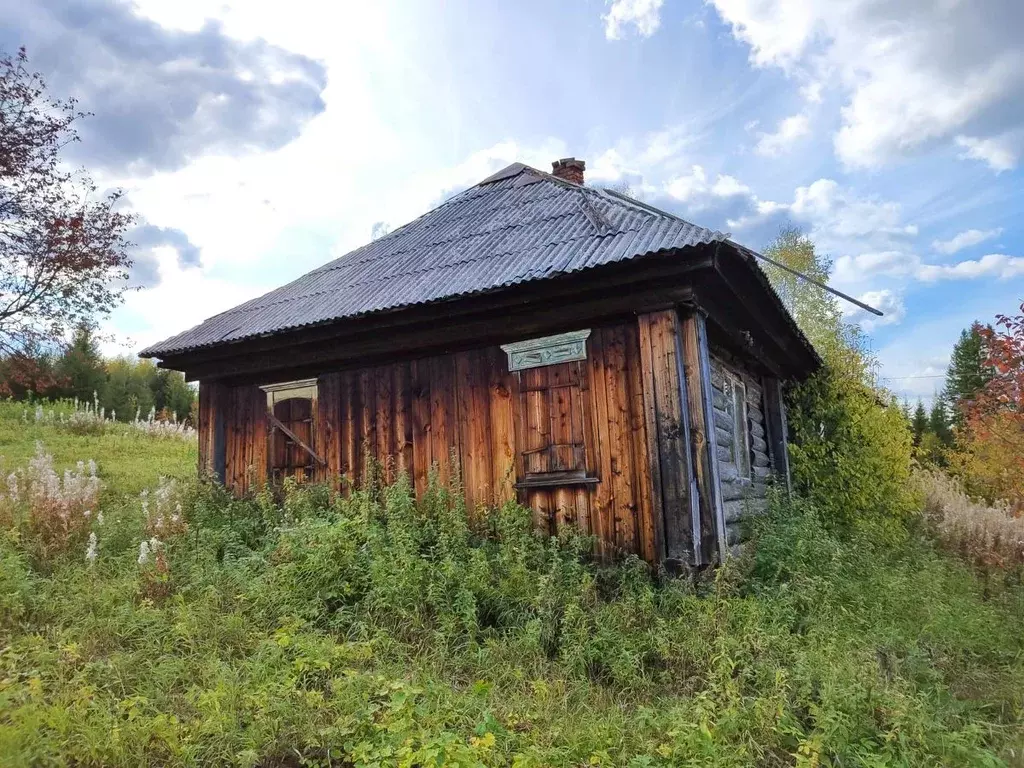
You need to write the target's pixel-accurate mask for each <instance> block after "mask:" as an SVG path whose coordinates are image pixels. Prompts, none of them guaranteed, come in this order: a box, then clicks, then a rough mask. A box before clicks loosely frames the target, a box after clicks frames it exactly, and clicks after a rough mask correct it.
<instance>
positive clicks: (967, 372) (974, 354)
mask: <svg viewBox="0 0 1024 768" xmlns="http://www.w3.org/2000/svg"><path fill="white" fill-rule="evenodd" d="M982 327H983V326H982V325H981V324H980V323H973V324H972V325H971V327H970V328H965V329H964V330H963V331H961V332H960V339H959V340H958V341H957V343H956V344H955V345H954V346H953V353H952V354H951V355H950V358H949V368H948V369H947V370H946V388H945V390H944V391H943V393H942V396H943V398H944V399H945V401H946V403H948V405H949V407H950V409H951V410H952V419H953V423H954V424H956V425H957V426H960V425H962V423H963V422H962V418H961V409H962V405H963V403H964V402H965V401H969V400H971V399H973V398H974V396H975V395H976V394H977V393H978V392H979V391H980V390H981V389H982V387H984V386H985V385H986V384H987V383H988V382H989V380H990V379H991V378H992V374H991V372H990V371H989V370H988V369H987V368H986V366H985V346H984V341H983V339H982V336H981V331H982Z"/></svg>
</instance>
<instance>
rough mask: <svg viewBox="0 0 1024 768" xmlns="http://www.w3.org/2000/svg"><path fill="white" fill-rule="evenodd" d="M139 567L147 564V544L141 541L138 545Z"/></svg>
mask: <svg viewBox="0 0 1024 768" xmlns="http://www.w3.org/2000/svg"><path fill="white" fill-rule="evenodd" d="M138 562H139V565H145V564H146V563H148V562H149V542H148V541H143V542H142V543H141V544H139V558H138Z"/></svg>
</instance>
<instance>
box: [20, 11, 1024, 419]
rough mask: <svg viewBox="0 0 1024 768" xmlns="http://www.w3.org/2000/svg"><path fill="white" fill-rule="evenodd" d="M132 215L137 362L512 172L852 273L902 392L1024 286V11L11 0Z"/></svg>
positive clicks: (1013, 301) (128, 326)
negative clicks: (816, 256)
mask: <svg viewBox="0 0 1024 768" xmlns="http://www.w3.org/2000/svg"><path fill="white" fill-rule="evenodd" d="M0 13H2V15H3V18H4V20H5V23H4V25H3V28H2V29H0V49H6V50H8V51H11V50H13V49H14V48H16V47H17V46H20V45H24V46H25V47H26V48H27V50H28V55H29V58H30V63H31V64H32V65H33V67H34V68H35V69H38V70H39V71H41V72H42V73H43V74H44V75H45V77H46V78H47V81H48V83H49V86H50V89H51V91H52V93H53V94H54V95H55V96H61V97H67V96H74V97H75V98H77V99H78V100H79V104H80V106H81V107H82V108H83V109H85V110H87V111H89V112H91V113H93V117H90V118H88V119H87V120H85V121H83V122H82V124H81V125H80V127H79V131H80V134H81V141H80V142H78V143H76V144H74V145H71V146H70V147H69V148H68V161H69V162H71V163H74V164H75V165H77V166H82V167H84V168H86V169H88V171H89V173H90V174H91V175H92V176H93V178H94V179H95V180H96V182H97V183H98V184H99V186H100V188H101V189H113V188H121V189H123V190H124V191H125V195H126V206H127V207H128V209H130V210H131V211H132V212H133V213H134V214H135V215H136V217H137V225H136V228H135V229H134V231H133V232H132V233H131V239H132V241H133V242H134V243H135V245H134V247H133V257H134V260H135V266H134V268H133V271H132V283H133V287H134V288H133V290H132V291H131V292H129V293H128V294H127V295H126V297H125V301H124V304H123V306H121V307H120V308H119V309H117V310H116V311H115V313H114V314H113V315H112V317H111V318H110V319H109V321H108V322H107V324H106V326H105V329H106V330H107V331H108V332H109V333H110V334H111V335H112V340H111V341H109V342H107V343H106V348H105V351H106V352H107V353H118V354H130V353H133V352H134V351H136V350H138V349H141V348H142V347H143V346H145V345H146V344H149V343H152V342H154V341H157V340H160V339H162V338H165V337H167V336H170V335H173V334H175V333H177V332H179V331H181V330H184V329H185V328H187V327H190V326H192V325H195V324H197V323H199V322H201V321H202V320H203V319H205V318H207V317H209V316H211V315H213V314H216V313H217V312H220V311H223V310H225V309H228V308H230V307H232V306H234V305H236V304H238V303H240V302H242V301H244V300H247V299H249V298H252V297H254V296H257V295H260V294H262V293H265V292H266V291H268V290H270V289H272V288H275V287H277V286H278V285H281V284H283V283H285V282H287V281H289V280H291V279H293V278H295V277H298V276H299V275H301V274H303V273H305V272H307V271H309V270H310V269H313V268H314V267H317V266H319V265H321V264H323V263H325V262H326V261H329V260H331V259H333V258H337V257H338V256H340V255H342V254H344V253H346V252H348V251H349V250H351V249H352V248H354V247H356V246H358V245H361V244H363V243H365V242H366V241H368V240H369V239H370V238H371V236H372V235H373V233H374V232H377V231H380V230H381V228H383V227H396V226H399V225H401V224H403V223H405V222H406V221H409V220H410V219H412V218H414V217H416V216H418V215H420V214H421V213H423V212H425V211H426V210H429V209H430V208H432V207H434V206H435V205H437V204H438V203H439V202H441V201H442V200H444V199H445V196H446V195H450V194H451V193H452V192H453V191H455V190H458V189H462V188H465V187H467V186H469V185H471V184H474V183H476V182H478V181H480V180H482V179H483V178H485V177H486V176H488V175H489V174H490V173H492V172H493V171H495V170H497V169H499V168H501V167H504V166H505V165H507V164H509V163H511V162H513V161H517V160H518V161H522V162H525V163H527V164H529V165H533V166H534V167H537V168H540V169H542V170H550V167H551V166H550V163H551V161H553V160H556V159H558V158H560V157H566V156H575V157H578V158H582V159H585V160H586V162H587V180H588V183H595V184H605V185H614V186H616V187H617V188H626V187H628V189H629V190H630V193H631V194H634V195H636V196H638V197H640V198H641V199H643V200H644V201H646V202H648V203H650V204H652V205H656V206H658V207H662V208H664V209H666V210H669V211H671V212H673V213H676V214H678V215H681V216H683V217H684V218H687V219H689V220H691V221H693V222H694V223H697V224H700V225H702V226H705V227H710V228H714V229H719V230H721V231H722V232H729V233H731V234H732V236H733V238H734V239H736V240H737V241H739V242H741V243H744V244H745V245H748V246H750V247H752V248H756V249H760V248H763V247H764V246H765V245H767V244H768V243H769V242H770V241H771V240H772V238H773V237H774V236H775V235H776V234H777V233H778V232H779V230H780V228H781V227H783V226H787V225H795V226H798V227H800V228H802V229H803V230H804V231H805V232H806V233H807V234H808V235H809V236H811V237H812V238H813V240H814V241H815V243H816V244H817V247H818V250H819V252H821V253H824V254H827V255H828V256H829V257H830V258H831V259H832V260H833V263H834V273H833V278H832V283H833V284H834V286H835V287H836V288H839V289H841V290H843V291H846V292H848V293H851V294H853V295H855V296H857V297H860V298H862V299H863V300H865V301H867V302H868V303H870V304H872V305H874V306H877V307H879V308H880V309H882V310H883V311H884V312H885V316H884V317H883V318H870V317H868V316H867V315H865V314H864V313H862V312H856V311H855V308H854V307H853V306H852V305H851V306H850V307H849V308H848V309H849V312H850V319H851V320H853V321H857V322H860V323H861V324H862V327H863V328H864V330H865V331H866V332H867V333H868V335H869V338H870V345H871V349H872V350H873V352H874V353H875V354H876V355H877V357H878V359H879V361H880V365H881V376H882V377H883V383H884V384H886V385H887V386H888V387H889V388H890V389H892V390H893V391H895V392H896V393H898V394H899V395H900V396H904V397H907V398H909V399H911V400H914V399H916V398H918V397H923V398H925V399H926V400H929V399H930V398H931V396H932V395H933V394H934V392H935V391H936V389H938V388H941V386H942V375H943V373H944V371H945V368H946V364H947V362H948V358H949V353H950V350H951V348H952V345H953V343H954V342H955V341H956V339H957V337H958V336H959V334H960V331H961V330H962V329H963V328H965V327H967V326H969V325H970V324H971V322H972V321H973V320H976V319H977V320H982V321H991V320H992V319H993V318H994V316H995V315H996V314H997V313H1010V312H1013V311H1014V310H1015V309H1016V308H1017V306H1018V305H1019V304H1020V303H1021V301H1024V215H1022V214H1024V197H1022V192H1024V169H1022V162H1024V43H1021V40H1024V4H1021V3H1019V2H1018V0H890V1H889V2H886V3H879V2H877V0H835V2H828V3H822V2H817V1H816V0H707V2H700V0H677V1H675V0H575V1H570V0H566V1H565V2H558V3H552V2H549V1H548V0H519V1H518V2H516V3H507V2H499V0H438V2H430V3H428V2H422V1H421V0H406V1H402V0H376V1H375V2H373V3H366V2H352V3H349V2H313V0H291V1H290V2H288V3H280V2H262V1H261V0H225V1H217V2H210V0H176V2H173V3H170V2H166V0H139V2H135V3H128V2H121V1H120V0H34V1H33V2H31V3H26V2H24V1H23V0H0Z"/></svg>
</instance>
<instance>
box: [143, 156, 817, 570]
mask: <svg viewBox="0 0 1024 768" xmlns="http://www.w3.org/2000/svg"><path fill="white" fill-rule="evenodd" d="M584 171H585V164H584V162H583V161H580V160H576V159H575V158H566V159H563V160H559V161H557V162H555V163H553V172H552V173H550V174H549V173H544V172H541V171H539V170H536V169H534V168H531V167H529V166H526V165H523V164H521V163H514V164H512V165H510V166H508V167H507V168H504V169H503V170H500V171H498V172H497V173H495V174H493V175H492V176H490V177H488V178H486V179H484V180H483V181H481V182H480V183H479V184H476V185H475V186H473V187H470V188H469V189H466V190H465V191H462V192H460V193H459V194H456V195H454V196H452V197H451V198H450V199H448V200H447V201H445V202H443V203H442V204H441V205H439V206H438V207H437V208H435V209H433V210H431V211H430V212H428V213H426V214H424V215H423V216H421V217H420V218H418V219H416V220H415V221H412V222H410V223H409V224H406V225H405V226H402V227H400V228H398V229H395V230H394V231H392V232H390V233H388V234H386V235H384V236H383V237H380V238H378V239H376V240H374V241H372V242H370V243H368V244H366V245H364V246H363V247H361V248H358V249H356V250H354V251H352V252H351V253H348V254H346V255H345V256H342V257H341V258H339V259H336V260H334V261H331V262H329V263H327V264H325V265H323V266H322V267H320V268H318V269H315V270H313V271H312V272H310V273H309V274H307V275H304V276H302V277H300V278H298V279H297V280H295V281H294V282H291V283H289V284H287V285H285V286H283V287H281V288H278V289H276V290H274V291H271V292H270V293H268V294H266V295H264V296H261V297H259V298H256V299H253V300H252V301H248V302H246V303H244V304H242V305H240V306H238V307H235V308H234V309H231V310H228V311H226V312H222V313H221V314H218V315H216V316H214V317H211V318H210V319H208V320H206V321H205V322H203V323H201V324H200V325H198V326H196V327H194V328H192V329H190V330H187V331H184V332H183V333H180V334H178V335H177V336H174V337H172V338H169V339H167V340H165V341H162V342H160V343H158V344H154V345H153V346H151V347H149V348H148V349H146V350H144V351H143V352H141V353H140V354H141V355H142V356H144V357H155V358H158V359H159V360H158V364H159V365H160V366H162V367H166V368H172V369H176V370H180V371H183V372H184V373H185V375H186V376H187V377H188V379H189V380H191V381H198V382H199V424H198V430H199V436H200V437H199V440H200V447H199V461H200V465H201V469H202V470H203V471H204V472H206V473H208V474H209V475H211V476H213V477H214V478H216V479H217V480H219V481H220V482H222V483H224V484H225V485H227V486H228V487H229V488H231V489H232V490H233V491H234V492H235V493H237V494H245V493H247V492H250V491H252V490H253V489H254V488H255V487H257V486H261V485H262V484H264V483H278V482H280V481H281V480H282V479H283V478H285V477H288V476H294V477H297V478H299V479H300V480H312V481H322V482H332V483H335V484H336V485H338V486H339V487H350V483H358V482H359V479H360V478H361V477H362V476H363V473H364V471H365V470H366V468H367V464H368V462H379V464H380V465H381V466H383V467H385V468H386V470H385V471H386V473H387V479H388V480H392V479H394V477H396V476H397V474H398V473H406V476H407V477H408V478H409V479H410V482H411V484H412V486H413V488H414V489H415V491H416V492H417V493H422V492H423V490H424V489H425V488H426V486H427V483H428V475H429V473H430V472H431V468H432V467H433V468H434V470H435V471H436V472H437V473H438V476H439V478H440V480H441V481H443V482H448V481H450V480H451V479H453V478H458V479H459V481H460V484H461V487H462V488H463V490H464V493H465V495H466V500H467V508H469V509H476V508H477V507H479V506H480V505H498V504H502V503H504V502H506V501H509V500H518V501H520V502H521V503H522V504H525V505H527V506H529V507H531V508H532V509H533V510H534V517H535V520H536V524H537V525H538V526H539V527H540V528H541V529H543V530H545V531H548V532H555V531H557V530H558V529H559V528H560V527H561V526H565V525H574V526H577V527H578V528H579V529H581V530H583V531H584V532H586V533H587V534H590V535H592V536H593V537H594V539H595V541H596V542H597V545H596V546H597V547H598V549H599V554H600V555H601V556H602V557H606V558H609V557H615V556H618V555H620V554H623V553H636V554H638V555H639V556H641V557H643V558H644V559H646V560H647V561H648V562H651V563H655V564H665V565H666V566H667V567H673V568H687V567H700V566H704V565H709V564H713V563H715V562H716V561H719V560H720V559H721V558H723V557H724V556H725V555H726V554H728V553H729V552H730V551H734V549H735V547H736V546H737V545H738V544H739V543H740V542H741V540H742V538H743V529H744V525H743V523H744V520H745V518H746V516H747V515H750V514H755V513H756V512H757V511H758V509H759V508H761V507H762V506H763V504H764V499H765V496H766V493H767V488H768V486H769V485H770V484H771V483H781V484H782V485H783V486H785V485H787V484H788V482H789V465H788V458H787V435H786V416H785V412H784V405H783V398H782V388H783V386H784V385H785V384H786V383H787V382H792V381H795V380H799V379H801V378H803V377H806V376H807V375H809V374H810V373H812V372H813V371H814V370H815V369H816V368H817V367H818V366H819V365H820V360H819V358H818V356H817V355H816V353H815V351H814V349H813V347H812V346H811V344H810V343H809V342H808V340H807V339H806V337H805V336H804V335H803V334H802V333H801V332H800V330H799V329H798V328H797V326H796V323H795V322H794V321H793V318H792V317H791V316H790V315H789V313H788V312H787V310H786V308H785V306H784V305H783V303H782V301H781V300H780V298H779V296H778V295H777V294H776V293H775V291H774V290H773V289H772V287H771V285H770V283H769V281H768V279H767V277H766V276H765V274H764V272H763V271H762V270H761V269H760V267H759V266H758V254H756V253H754V252H753V251H751V250H750V249H748V248H745V247H743V246H742V245H739V244H738V243H735V242H733V241H732V240H731V239H730V238H729V236H727V235H724V234H722V233H720V232H717V231H712V230H709V229H704V228H702V227H699V226H696V225H694V224H691V223H689V222H687V221H684V220H683V219H681V218H679V217H677V216H674V215H672V214H670V213H667V212H665V211H662V210H658V209H656V208H654V207H651V206H649V205H646V204H644V203H642V202H639V201H637V200H634V199H631V198H630V197H627V196H625V195H622V194H619V193H616V192H614V191H610V190H607V189H600V188H597V187H592V186H585V185H584V178H583V177H584ZM342 478H347V479H348V481H349V482H348V483H346V482H343V481H342Z"/></svg>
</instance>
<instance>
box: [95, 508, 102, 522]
mask: <svg viewBox="0 0 1024 768" xmlns="http://www.w3.org/2000/svg"><path fill="white" fill-rule="evenodd" d="M96 524H97V525H103V512H102V511H100V512H97V513H96Z"/></svg>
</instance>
